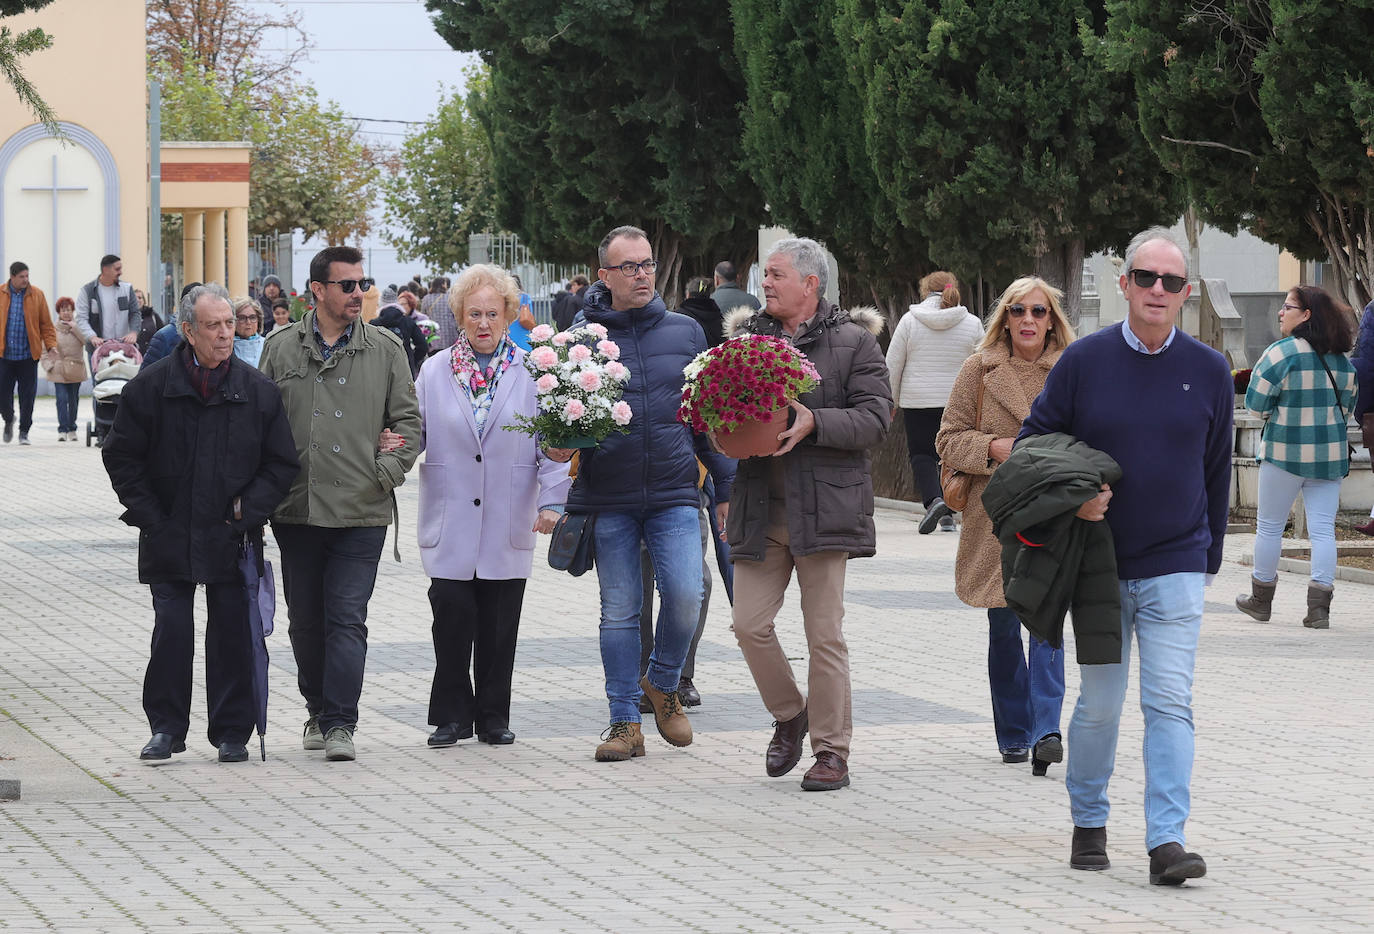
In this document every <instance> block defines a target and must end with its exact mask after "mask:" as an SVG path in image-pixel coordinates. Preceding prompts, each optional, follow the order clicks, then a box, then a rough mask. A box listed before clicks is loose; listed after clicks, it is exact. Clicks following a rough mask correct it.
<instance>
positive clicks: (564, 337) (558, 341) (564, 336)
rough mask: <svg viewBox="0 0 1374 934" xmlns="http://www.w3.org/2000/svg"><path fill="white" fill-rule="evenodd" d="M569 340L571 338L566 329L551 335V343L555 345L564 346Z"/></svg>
mask: <svg viewBox="0 0 1374 934" xmlns="http://www.w3.org/2000/svg"><path fill="white" fill-rule="evenodd" d="M570 340H572V335H571V334H569V333H568V332H567V331H559V332H558V333H557V334H555V335H554V336H553V345H554V346H555V347H565V346H567V343H568V341H570Z"/></svg>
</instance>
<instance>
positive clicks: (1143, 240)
mask: <svg viewBox="0 0 1374 934" xmlns="http://www.w3.org/2000/svg"><path fill="white" fill-rule="evenodd" d="M1154 240H1163V241H1164V242H1165V243H1167V244H1169V245H1170V246H1172V247H1173V248H1174V249H1175V250H1178V255H1179V256H1181V257H1183V276H1184V278H1185V279H1186V278H1187V277H1188V274H1189V270H1188V251H1187V250H1185V249H1184V248H1183V244H1181V243H1179V242H1178V238H1177V237H1175V236H1174V234H1173V231H1171V230H1169V229H1168V228H1166V227H1150V228H1148V229H1146V230H1142V231H1141V232H1140V233H1138V234H1136V235H1135V236H1134V237H1132V238H1131V242H1130V243H1128V244H1127V245H1126V266H1125V269H1126V272H1127V274H1130V271H1131V270H1132V269H1134V268H1135V254H1136V251H1137V250H1139V249H1140V248H1141V247H1143V246H1144V245H1145V244H1147V243H1150V242H1152V241H1154Z"/></svg>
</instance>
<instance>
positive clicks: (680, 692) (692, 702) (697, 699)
mask: <svg viewBox="0 0 1374 934" xmlns="http://www.w3.org/2000/svg"><path fill="white" fill-rule="evenodd" d="M677 699H678V700H679V701H680V702H681V703H682V706H684V707H700V706H701V692H700V691H698V690H697V686H696V685H695V684H693V683H692V679H691V678H679V679H678V682H677Z"/></svg>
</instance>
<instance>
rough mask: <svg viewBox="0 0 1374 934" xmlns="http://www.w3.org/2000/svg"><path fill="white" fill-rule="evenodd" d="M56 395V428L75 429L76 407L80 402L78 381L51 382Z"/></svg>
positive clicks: (60, 430) (60, 429)
mask: <svg viewBox="0 0 1374 934" xmlns="http://www.w3.org/2000/svg"><path fill="white" fill-rule="evenodd" d="M52 389H53V394H54V395H56V396H57V430H58V431H59V432H62V431H76V407H77V405H78V404H80V402H81V384H80V383H53V386H52Z"/></svg>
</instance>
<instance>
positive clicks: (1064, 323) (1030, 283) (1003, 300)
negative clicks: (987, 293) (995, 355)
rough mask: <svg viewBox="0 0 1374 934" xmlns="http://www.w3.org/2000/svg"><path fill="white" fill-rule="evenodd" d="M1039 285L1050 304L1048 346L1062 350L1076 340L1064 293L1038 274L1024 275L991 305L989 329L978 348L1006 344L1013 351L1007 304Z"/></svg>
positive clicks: (989, 347) (1046, 348) (1014, 301)
mask: <svg viewBox="0 0 1374 934" xmlns="http://www.w3.org/2000/svg"><path fill="white" fill-rule="evenodd" d="M1036 289H1039V290H1040V291H1042V292H1044V293H1045V298H1046V299H1047V300H1048V301H1049V304H1050V315H1049V318H1050V329H1049V332H1048V333H1047V334H1046V335H1045V350H1047V351H1049V350H1063V349H1064V348H1065V347H1067V346H1068V345H1069V344H1070V342H1072V341H1073V339H1074V333H1073V326H1072V325H1071V324H1069V319H1068V318H1066V317H1064V308H1063V306H1062V305H1061V304H1060V302H1061V301H1062V300H1063V298H1064V293H1063V292H1061V291H1059V290H1058V289H1056V288H1055V287H1054V286H1052V285H1050V284H1049V283H1048V282H1046V281H1045V280H1044V279H1041V278H1040V277H1039V276H1022V277H1021V278H1020V279H1017V280H1016V281H1015V282H1013V283H1012V284H1011V285H1009V286H1007V290H1006V291H1005V292H1003V293H1002V294H1001V295H1000V296H998V298H997V303H996V304H995V305H993V306H992V314H991V315H989V316H988V332H987V334H985V335H984V336H983V342H982V343H981V344H979V345H978V349H979V350H992V349H993V348H994V347H1003V348H1005V349H1006V350H1007V352H1008V353H1010V352H1011V349H1012V346H1011V335H1010V334H1009V333H1008V332H1007V318H1008V317H1010V316H1009V315H1008V314H1007V308H1008V306H1011V305H1015V304H1016V303H1017V302H1019V301H1021V299H1023V298H1025V297H1026V296H1027V295H1029V294H1030V293H1032V292H1034V291H1035V290H1036Z"/></svg>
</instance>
